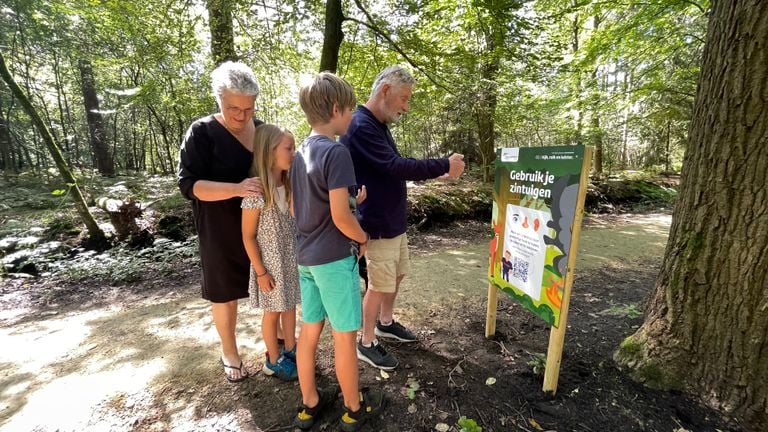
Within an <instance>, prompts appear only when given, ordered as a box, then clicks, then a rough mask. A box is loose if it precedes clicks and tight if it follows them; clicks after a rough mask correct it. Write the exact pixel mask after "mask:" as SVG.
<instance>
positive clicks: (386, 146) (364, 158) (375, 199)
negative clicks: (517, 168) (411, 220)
mask: <svg viewBox="0 0 768 432" xmlns="http://www.w3.org/2000/svg"><path fill="white" fill-rule="evenodd" d="M340 141H341V143H342V144H344V145H345V146H346V147H347V148H348V149H349V153H350V155H351V156H352V163H353V164H354V166H355V174H356V176H357V184H358V185H359V186H363V185H365V187H366V189H367V192H368V197H367V198H366V200H365V201H363V203H362V204H360V206H358V215H359V216H358V218H359V220H360V226H361V227H362V228H363V230H364V231H365V232H367V233H368V234H369V235H370V236H371V238H374V239H376V238H394V237H397V236H399V235H400V234H403V233H404V232H405V230H406V228H407V216H406V208H407V199H406V194H407V189H406V186H405V181H406V180H427V179H431V178H435V177H439V176H441V175H443V174H445V173H447V172H448V168H449V162H448V159H447V158H445V159H421V160H419V159H413V158H404V157H402V156H400V152H398V151H397V146H396V145H395V140H394V138H392V134H391V133H390V131H389V128H388V127H387V125H386V124H384V123H382V122H380V121H379V120H378V119H377V118H376V117H375V116H374V115H373V113H372V112H371V111H370V110H369V109H368V108H366V107H365V106H363V105H359V106H358V107H357V110H355V112H354V113H353V114H352V123H351V124H350V125H349V129H348V130H347V134H346V135H344V136H342V137H341V139H340Z"/></svg>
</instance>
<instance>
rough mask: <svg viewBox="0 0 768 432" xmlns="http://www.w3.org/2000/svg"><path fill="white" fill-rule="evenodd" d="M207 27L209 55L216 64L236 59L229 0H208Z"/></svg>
mask: <svg viewBox="0 0 768 432" xmlns="http://www.w3.org/2000/svg"><path fill="white" fill-rule="evenodd" d="M206 5H207V6H208V27H209V28H210V30H211V57H212V58H213V62H214V64H216V65H217V66H218V65H220V64H221V63H224V62H225V61H228V60H230V61H235V60H237V54H236V53H235V37H234V31H233V30H232V8H231V5H230V1H229V0H208V1H207V2H206Z"/></svg>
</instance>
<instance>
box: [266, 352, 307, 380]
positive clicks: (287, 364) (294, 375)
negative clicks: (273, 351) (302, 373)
mask: <svg viewBox="0 0 768 432" xmlns="http://www.w3.org/2000/svg"><path fill="white" fill-rule="evenodd" d="M261 371H262V372H264V374H265V375H269V376H274V377H276V378H280V379H281V380H283V381H295V380H297V379H298V378H299V373H298V371H297V370H296V363H295V362H294V361H293V360H291V359H290V358H288V357H286V356H284V355H282V354H281V355H280V357H278V359H277V361H276V362H274V363H270V362H269V354H267V358H266V360H265V361H264V367H263V368H261Z"/></svg>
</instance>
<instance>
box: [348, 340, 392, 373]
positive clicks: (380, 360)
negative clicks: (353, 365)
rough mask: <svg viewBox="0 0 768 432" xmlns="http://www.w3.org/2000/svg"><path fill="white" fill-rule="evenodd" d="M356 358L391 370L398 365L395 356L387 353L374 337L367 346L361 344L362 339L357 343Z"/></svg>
mask: <svg viewBox="0 0 768 432" xmlns="http://www.w3.org/2000/svg"><path fill="white" fill-rule="evenodd" d="M357 358H358V359H360V360H363V361H365V362H367V363H368V364H370V365H371V366H373V367H377V368H379V369H383V370H393V369H395V368H396V367H397V365H398V361H397V359H396V358H395V356H393V355H392V354H390V353H388V352H387V350H385V349H384V347H383V346H381V345H379V341H377V340H375V339H374V341H373V344H372V345H371V346H369V347H367V346H365V345H363V341H362V340H361V341H360V342H358V343H357Z"/></svg>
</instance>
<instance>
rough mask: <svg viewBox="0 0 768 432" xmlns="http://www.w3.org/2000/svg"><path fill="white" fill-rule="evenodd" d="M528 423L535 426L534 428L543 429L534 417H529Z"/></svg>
mask: <svg viewBox="0 0 768 432" xmlns="http://www.w3.org/2000/svg"><path fill="white" fill-rule="evenodd" d="M528 423H530V424H531V426H533V427H534V428H536V430H540V431H543V430H544V428H543V427H541V425H540V424H539V422H537V421H536V419H534V418H529V419H528Z"/></svg>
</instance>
